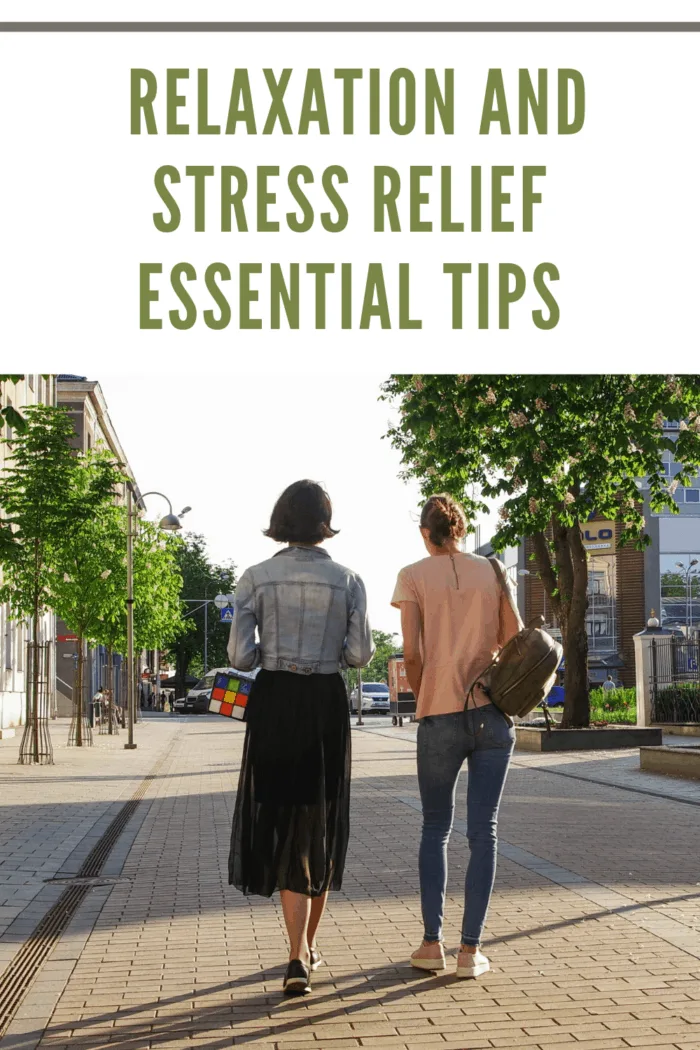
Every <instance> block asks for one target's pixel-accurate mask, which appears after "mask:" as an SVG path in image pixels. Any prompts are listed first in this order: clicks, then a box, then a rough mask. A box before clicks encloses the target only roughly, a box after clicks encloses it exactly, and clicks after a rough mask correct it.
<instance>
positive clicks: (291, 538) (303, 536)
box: [264, 479, 338, 543]
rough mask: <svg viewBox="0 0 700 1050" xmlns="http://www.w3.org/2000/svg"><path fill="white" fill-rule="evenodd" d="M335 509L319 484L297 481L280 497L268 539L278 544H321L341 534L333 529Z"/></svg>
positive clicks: (274, 509) (266, 533) (271, 519)
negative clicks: (332, 518) (332, 519)
mask: <svg viewBox="0 0 700 1050" xmlns="http://www.w3.org/2000/svg"><path fill="white" fill-rule="evenodd" d="M332 514H333V506H332V504H331V501H330V497H329V495H328V493H327V492H326V490H325V489H324V488H323V486H322V485H319V484H318V482H317V481H309V480H308V479H305V480H304V481H295V482H294V484H293V485H289V487H288V488H286V489H285V490H284V492H283V493H282V495H281V496H280V497H279V499H278V500H277V502H276V503H275V505H274V507H273V508H272V514H271V516H270V524H269V526H268V528H266V529H265V530H264V534H265V536H269V538H270V539H271V540H275V541H276V542H277V543H321V541H322V540H328V539H330V538H331V536H335V535H337V533H338V530H337V529H332V528H331V517H332Z"/></svg>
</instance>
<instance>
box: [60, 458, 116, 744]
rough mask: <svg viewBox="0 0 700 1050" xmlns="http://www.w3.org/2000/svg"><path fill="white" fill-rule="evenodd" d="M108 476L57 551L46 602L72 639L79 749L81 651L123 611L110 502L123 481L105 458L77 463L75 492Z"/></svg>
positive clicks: (74, 704)
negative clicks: (97, 502) (99, 499)
mask: <svg viewBox="0 0 700 1050" xmlns="http://www.w3.org/2000/svg"><path fill="white" fill-rule="evenodd" d="M102 472H104V473H105V474H106V475H107V476H110V474H111V487H110V488H106V487H105V489H104V501H103V503H102V505H101V506H99V507H95V508H94V513H93V516H92V517H90V518H86V519H84V520H83V521H81V522H79V523H78V524H77V525H76V527H75V528H73V529H71V530H70V532H69V533H68V534H67V535H66V537H65V539H64V542H63V543H61V545H60V546H59V547H58V549H57V553H56V559H55V565H54V573H53V581H52V583H51V586H50V600H51V604H52V606H53V609H54V611H55V612H56V613H57V614H58V615H59V616H60V617H61V619H62V620H63V621H64V622H65V624H66V626H67V627H68V629H69V630H70V631H72V632H73V633H74V634H75V635H76V650H77V664H76V673H75V682H74V687H73V720H74V725H75V744H76V746H78V747H81V746H82V744H83V717H84V712H83V685H84V678H85V675H84V670H85V652H86V645H87V644H89V643H94V642H96V641H97V640H98V639H99V636H100V633H101V631H102V630H103V629H104V624H105V623H106V622H109V620H110V619H111V618H113V617H116V616H118V614H119V612H120V611H123V609H124V593H125V592H124V589H123V588H121V589H120V584H121V582H122V579H121V578H122V576H123V570H124V565H123V562H124V555H125V552H126V537H125V533H124V514H123V508H122V507H120V506H118V505H117V504H116V502H115V492H116V489H117V485H118V484H119V483H120V481H121V480H122V475H121V473H120V471H119V470H118V468H117V466H116V465H115V464H114V461H113V460H112V459H111V457H110V456H109V455H107V454H106V453H105V452H102V451H96V450H92V451H90V452H88V453H87V454H86V455H85V456H81V457H80V458H79V459H78V466H77V470H76V471H75V472H74V486H75V490H76V493H77V494H78V495H80V494H84V493H85V492H87V491H89V490H90V487H91V486H92V485H93V484H94V480H95V476H96V475H98V474H100V473H102Z"/></svg>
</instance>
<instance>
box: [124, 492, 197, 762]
mask: <svg viewBox="0 0 700 1050" xmlns="http://www.w3.org/2000/svg"><path fill="white" fill-rule="evenodd" d="M146 496H160V497H161V498H162V499H164V500H165V502H166V503H167V504H168V513H167V514H166V515H165V517H164V518H161V519H160V522H159V523H158V524H159V526H160V528H161V529H164V530H165V531H166V532H178V531H179V530H180V529H181V528H182V525H181V523H180V518H181V517H182V516H183V514H187V512H188V511H189V510H192V508H191V507H185V508H184V509H183V510H181V511H180V513H179V514H173V505H172V503H171V502H170V500H169V499H168V497H167V496H165V495H163V493H162V492H156V491H155V490H153V491H151V492H144V493H143V495H142V496H141V500H142V501H143V500H144V499H145V498H146ZM126 515H127V534H126V669H127V679H126V697H127V700H126V704H127V720H128V734H129V735H128V740H127V743H126V744H124V747H125V749H126V750H127V751H133V750H134V748H135V747H136V744H135V743H134V721H135V716H136V696H135V690H134V535H135V532H134V530H135V527H136V515H135V514H134V494H133V488H132V483H131V480H130V479H129V478H127V481H126Z"/></svg>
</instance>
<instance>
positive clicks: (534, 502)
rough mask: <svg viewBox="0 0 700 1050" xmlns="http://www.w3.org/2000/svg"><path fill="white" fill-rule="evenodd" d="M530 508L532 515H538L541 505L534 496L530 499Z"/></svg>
mask: <svg viewBox="0 0 700 1050" xmlns="http://www.w3.org/2000/svg"><path fill="white" fill-rule="evenodd" d="M528 507H529V510H530V513H531V514H537V511H538V510H539V509H540V505H539V503H538V502H537V500H536V499H535V497H534V496H531V497H530V500H529V502H528Z"/></svg>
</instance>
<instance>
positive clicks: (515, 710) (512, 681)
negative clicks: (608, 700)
mask: <svg viewBox="0 0 700 1050" xmlns="http://www.w3.org/2000/svg"><path fill="white" fill-rule="evenodd" d="M489 561H490V562H491V567H492V569H493V571H494V572H495V573H496V577H497V579H498V583H499V585H500V587H501V589H502V590H503V593H504V594H505V596H506V599H507V601H508V603H509V605H510V607H511V609H513V611H514V612H515V615H516V616H517V618H518V621H519V622H521V621H520V614H519V613H518V610H517V608H516V606H515V603H514V602H513V597H512V595H511V593H510V590H509V588H508V586H507V584H506V581H505V578H504V575H503V570H502V569H501V568H500V563H499V562H497V561H496V560H495V559H494V558H489ZM543 623H544V619H543V617H542V616H536V617H535V618H534V619H533V620H531V621H530V623H529V624H528V626H527V627H523V629H522V630H521V631H519V632H518V634H516V635H515V637H514V638H511V640H510V641H509V642H507V643H506V645H504V646H503V648H502V649H501V650H500V652H499V653H498V654H497V656H496V657H495V658H494V660H493V661H492V662H491V663H490V664H489V666H488V667H486V668H484V670H483V671H482V673H481V674H480V675H479V676H478V678H476V679H475V680H474V682H473V683H472V685H471V687H470V688H469V691H468V693H467V703H468V702H469V698H470V697H471V696H472V694H473V692H474V688H475V687H476V686H477V685H480V686H481V688H482V689H483V691H484V692H485V693H486V695H487V696H488V698H489V699H490V700H491V702H492V703H493V704H495V706H496V707H497V708H498V709H499V711H501V712H502V713H503V714H504V715H506V717H508V716H511V717H513V716H517V717H518V718H522V717H523V716H524V715H528V714H529V713H530V712H531V711H532V710H534V708H536V707H537V706H538V704H541V703H542V702H543V701H544V700H545V699H546V697H547V695H548V693H549V691H550V689H551V688H552V686H553V685H554V682H555V679H556V672H557V667H558V666H559V664H560V662H561V658H562V655H563V649H562V647H561V645H560V644H559V642H556V641H555V640H554V638H552V636H551V634H547V632H546V631H544V630H542V624H543ZM548 713H549V712H545V714H548Z"/></svg>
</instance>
